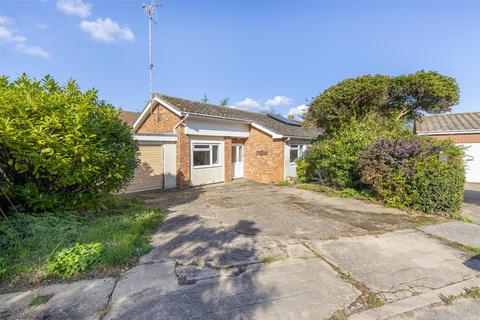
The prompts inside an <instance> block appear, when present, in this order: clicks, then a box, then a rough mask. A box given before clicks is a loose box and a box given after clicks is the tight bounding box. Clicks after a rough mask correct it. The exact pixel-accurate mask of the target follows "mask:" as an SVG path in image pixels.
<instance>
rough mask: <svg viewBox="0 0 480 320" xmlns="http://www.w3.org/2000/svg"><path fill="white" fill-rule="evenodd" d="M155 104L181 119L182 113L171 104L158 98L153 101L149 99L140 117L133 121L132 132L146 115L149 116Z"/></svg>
mask: <svg viewBox="0 0 480 320" xmlns="http://www.w3.org/2000/svg"><path fill="white" fill-rule="evenodd" d="M156 103H159V104H161V105H163V106H164V107H165V108H167V109H168V110H170V111H172V112H173V113H175V114H176V115H177V116H179V117H182V112H180V111H179V110H178V109H177V108H175V107H174V106H172V105H171V104H169V103H168V102H166V101H165V100H162V99H160V98H158V97H153V99H151V100H150V101H149V102H148V104H147V105H146V107H145V108H144V109H143V111H142V113H141V114H140V116H139V117H138V118H137V120H136V121H135V123H134V124H133V132H136V131H137V129H138V127H139V126H140V125H141V124H142V123H143V122H144V121H145V120H146V119H147V117H148V115H149V114H150V112H151V110H152V108H153V107H154V106H155V105H156Z"/></svg>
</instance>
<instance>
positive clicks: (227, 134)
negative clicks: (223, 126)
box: [185, 128, 250, 138]
mask: <svg viewBox="0 0 480 320" xmlns="http://www.w3.org/2000/svg"><path fill="white" fill-rule="evenodd" d="M185 134H188V135H198V136H213V137H233V138H248V137H249V136H250V134H249V133H248V132H245V133H244V132H236V133H232V132H230V131H217V132H198V131H196V130H193V129H191V128H187V129H186V130H185Z"/></svg>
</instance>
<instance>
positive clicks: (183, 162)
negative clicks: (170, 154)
mask: <svg viewBox="0 0 480 320" xmlns="http://www.w3.org/2000/svg"><path fill="white" fill-rule="evenodd" d="M189 186H190V138H189V137H188V136H187V135H186V134H185V127H184V126H183V125H180V126H179V127H178V128H177V187H179V188H180V189H185V188H188V187H189Z"/></svg>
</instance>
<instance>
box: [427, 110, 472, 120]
mask: <svg viewBox="0 0 480 320" xmlns="http://www.w3.org/2000/svg"><path fill="white" fill-rule="evenodd" d="M457 114H480V111H465V112H452V113H442V114H428V115H424V116H422V118H428V117H444V116H455V115H457Z"/></svg>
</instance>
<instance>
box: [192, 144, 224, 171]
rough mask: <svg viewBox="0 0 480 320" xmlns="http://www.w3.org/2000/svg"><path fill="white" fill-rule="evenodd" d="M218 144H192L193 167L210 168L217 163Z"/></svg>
mask: <svg viewBox="0 0 480 320" xmlns="http://www.w3.org/2000/svg"><path fill="white" fill-rule="evenodd" d="M218 147H219V145H218V144H194V145H193V166H194V167H203V166H212V165H216V164H218V163H219V156H218Z"/></svg>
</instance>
